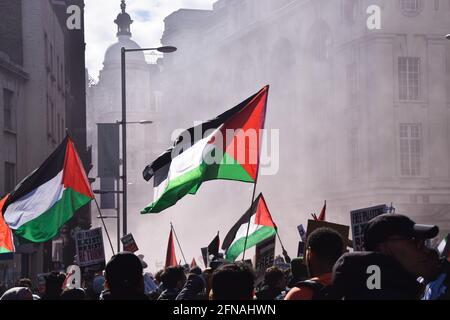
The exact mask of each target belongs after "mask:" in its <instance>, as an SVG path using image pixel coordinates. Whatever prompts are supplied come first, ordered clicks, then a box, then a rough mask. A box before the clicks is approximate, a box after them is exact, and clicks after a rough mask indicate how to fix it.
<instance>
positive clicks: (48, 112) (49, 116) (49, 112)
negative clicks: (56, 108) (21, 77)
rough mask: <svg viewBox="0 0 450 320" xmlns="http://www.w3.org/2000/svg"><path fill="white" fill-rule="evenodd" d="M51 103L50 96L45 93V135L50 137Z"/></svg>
mask: <svg viewBox="0 0 450 320" xmlns="http://www.w3.org/2000/svg"><path fill="white" fill-rule="evenodd" d="M51 123H52V121H51V104H50V98H49V97H48V94H47V136H48V137H50V136H51V134H52V129H51Z"/></svg>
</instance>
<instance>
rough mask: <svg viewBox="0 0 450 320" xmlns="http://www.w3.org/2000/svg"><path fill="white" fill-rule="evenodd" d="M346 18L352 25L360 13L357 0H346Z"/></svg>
mask: <svg viewBox="0 0 450 320" xmlns="http://www.w3.org/2000/svg"><path fill="white" fill-rule="evenodd" d="M343 10H344V20H345V22H346V23H347V24H349V25H352V24H353V23H354V22H355V20H356V18H357V13H358V3H357V1H356V0H344V8H343Z"/></svg>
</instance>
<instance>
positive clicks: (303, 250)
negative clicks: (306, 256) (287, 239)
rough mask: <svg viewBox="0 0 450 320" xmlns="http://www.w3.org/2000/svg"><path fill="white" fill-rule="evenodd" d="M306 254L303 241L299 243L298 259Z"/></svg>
mask: <svg viewBox="0 0 450 320" xmlns="http://www.w3.org/2000/svg"><path fill="white" fill-rule="evenodd" d="M304 252H305V243H304V242H303V241H299V242H298V250H297V257H298V258H303V253H304Z"/></svg>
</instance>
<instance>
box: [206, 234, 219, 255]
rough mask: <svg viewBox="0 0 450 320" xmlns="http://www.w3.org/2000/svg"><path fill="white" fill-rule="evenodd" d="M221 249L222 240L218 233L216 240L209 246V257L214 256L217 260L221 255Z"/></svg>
mask: <svg viewBox="0 0 450 320" xmlns="http://www.w3.org/2000/svg"><path fill="white" fill-rule="evenodd" d="M219 248H220V238H219V233H217V235H216V236H215V237H214V239H213V240H212V241H211V243H210V244H209V245H208V257H210V256H211V255H213V256H214V258H217V257H218V255H219Z"/></svg>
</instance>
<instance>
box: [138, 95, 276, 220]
mask: <svg viewBox="0 0 450 320" xmlns="http://www.w3.org/2000/svg"><path fill="white" fill-rule="evenodd" d="M268 92H269V86H266V87H264V88H263V89H261V90H260V91H259V92H258V93H256V94H255V95H253V96H251V97H250V98H248V99H247V100H245V101H244V102H242V103H240V104H239V105H237V106H236V107H234V108H232V109H230V110H228V111H226V112H225V113H223V114H221V115H219V116H218V117H216V118H214V119H212V120H210V121H207V122H205V123H202V124H200V125H198V126H195V127H192V128H190V129H188V130H186V131H184V132H183V133H182V134H181V135H180V136H179V137H178V138H177V139H176V140H175V143H174V146H173V147H172V148H170V149H168V150H167V151H166V152H164V153H163V154H162V155H161V156H160V157H159V158H158V159H156V160H155V161H154V162H153V163H152V164H151V165H148V166H147V167H146V168H145V169H144V172H143V176H144V179H145V180H147V181H148V180H150V179H151V178H152V177H153V184H154V200H153V202H152V203H151V204H149V205H148V206H147V207H146V208H144V209H143V210H142V211H141V213H159V212H161V211H163V210H165V209H167V208H169V207H171V206H173V205H174V204H175V203H177V202H178V200H180V199H181V198H183V197H184V196H185V195H187V194H192V195H193V194H196V193H197V191H198V189H199V188H200V186H201V185H202V183H203V182H205V181H209V180H216V179H222V180H234V181H241V182H248V183H254V182H255V180H256V175H257V171H258V166H259V163H258V162H259V154H260V150H259V149H260V140H261V130H262V129H263V126H264V119H265V115H266V107H267V97H268Z"/></svg>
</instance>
